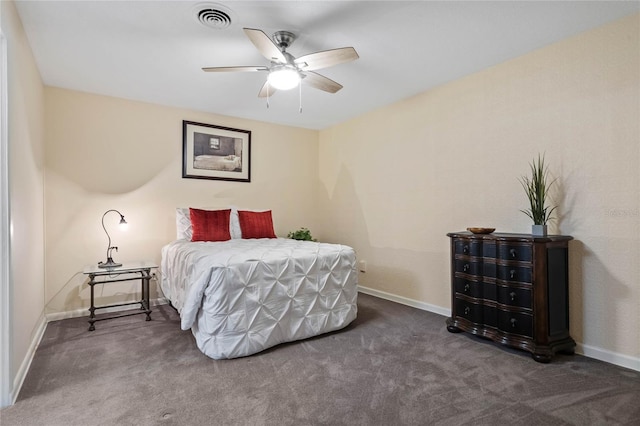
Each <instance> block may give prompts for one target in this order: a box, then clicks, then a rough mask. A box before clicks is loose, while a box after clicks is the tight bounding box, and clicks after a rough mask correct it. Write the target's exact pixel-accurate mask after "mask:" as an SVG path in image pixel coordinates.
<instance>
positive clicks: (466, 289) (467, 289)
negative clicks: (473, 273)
mask: <svg viewBox="0 0 640 426" xmlns="http://www.w3.org/2000/svg"><path fill="white" fill-rule="evenodd" d="M464 292H465V293H469V283H467V284H465V285H464Z"/></svg>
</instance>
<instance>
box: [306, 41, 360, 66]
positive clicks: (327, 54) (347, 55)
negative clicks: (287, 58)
mask: <svg viewBox="0 0 640 426" xmlns="http://www.w3.org/2000/svg"><path fill="white" fill-rule="evenodd" d="M359 57H360V56H358V52H356V49H354V48H353V47H341V48H339V49H331V50H324V51H322V52H316V53H310V54H308V55H304V56H301V57H299V58H298V59H296V60H295V63H296V65H298V66H299V67H300V69H301V70H303V71H313V70H319V69H321V68H327V67H331V66H334V65H338V64H343V63H345V62H350V61H355V60H356V59H358V58H359Z"/></svg>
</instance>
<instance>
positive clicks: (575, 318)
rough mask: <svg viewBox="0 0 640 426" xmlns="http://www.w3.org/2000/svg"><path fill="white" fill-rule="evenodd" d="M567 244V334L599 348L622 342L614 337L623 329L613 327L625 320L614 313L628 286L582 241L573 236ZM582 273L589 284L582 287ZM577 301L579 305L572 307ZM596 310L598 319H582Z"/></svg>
mask: <svg viewBox="0 0 640 426" xmlns="http://www.w3.org/2000/svg"><path fill="white" fill-rule="evenodd" d="M569 244H570V245H569V247H570V251H569V268H570V269H569V280H570V281H569V297H570V299H569V303H570V315H571V318H570V324H569V325H570V327H571V333H572V334H571V337H573V338H574V339H575V340H576V341H578V342H582V343H584V342H585V340H586V341H587V342H589V343H588V344H589V346H595V347H600V348H612V347H621V346H624V343H622V342H620V341H619V337H618V335H622V334H624V332H623V331H619V333H616V331H617V329H618V328H619V326H620V324H625V323H627V322H628V321H627V319H626V318H619V317H618V316H619V315H620V309H619V303H620V301H622V300H629V297H630V294H631V290H630V289H629V287H628V286H627V285H625V284H624V283H623V282H622V281H620V280H618V279H617V278H616V277H615V274H614V273H613V272H612V271H610V270H609V269H608V268H607V266H606V265H605V264H604V263H602V262H601V261H600V259H599V258H598V257H597V254H596V253H595V252H593V251H591V250H590V249H589V247H588V246H586V245H585V244H584V243H583V242H582V241H576V240H573V241H571V242H570V243H569ZM585 275H588V276H589V277H590V278H589V282H590V283H592V284H591V285H592V286H593V287H589V288H585V287H584V279H583V278H584V276H585ZM578 305H581V309H572V308H575V307H576V306H578ZM603 305H604V306H603ZM597 312H604V313H605V314H603V315H602V317H601V318H600V319H599V320H598V321H595V322H592V323H591V324H585V323H584V318H585V317H590V318H593V317H594V313H595V314H596V315H597ZM595 327H597V328H595ZM602 339H606V340H602Z"/></svg>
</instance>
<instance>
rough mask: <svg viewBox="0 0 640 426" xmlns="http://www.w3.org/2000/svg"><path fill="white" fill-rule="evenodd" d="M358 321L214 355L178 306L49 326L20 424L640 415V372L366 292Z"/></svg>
mask: <svg viewBox="0 0 640 426" xmlns="http://www.w3.org/2000/svg"><path fill="white" fill-rule="evenodd" d="M358 305H359V313H358V318H357V320H356V321H355V322H354V323H352V324H351V325H349V326H348V327H347V328H346V329H344V330H341V331H338V332H334V333H331V334H327V335H324V336H319V337H316V338H313V339H309V340H305V341H302V342H294V343H289V344H284V345H280V346H277V347H275V348H272V349H269V350H267V351H265V352H262V353H260V354H257V355H254V356H251V357H247V358H241V359H235V360H223V361H214V360H212V359H209V358H207V357H206V356H204V355H203V354H202V353H200V351H199V350H198V349H197V348H196V346H195V343H194V340H193V337H192V336H191V332H190V331H186V332H185V331H181V330H180V326H179V320H178V316H177V314H176V313H175V311H174V310H173V309H172V308H171V307H169V306H166V305H165V306H160V307H155V308H154V312H153V314H152V317H153V321H151V322H145V321H144V316H133V317H128V318H122V319H117V320H112V321H104V322H98V323H96V331H94V332H91V333H90V332H88V331H87V322H86V318H76V319H69V320H63V321H57V322H53V323H50V324H49V325H48V327H47V330H46V332H45V335H44V338H43V340H42V343H41V345H40V347H39V348H38V350H37V352H36V355H35V358H34V360H33V364H32V365H31V369H30V371H29V373H28V375H27V377H26V380H25V383H24V386H23V388H22V391H21V393H20V395H19V398H18V401H17V403H16V404H15V405H14V406H12V407H9V408H6V409H4V410H2V411H1V412H0V423H1V424H2V426H11V425H464V424H473V425H482V424H487V425H489V424H490V425H495V424H498V425H507V424H508V425H518V424H522V425H617V424H619V425H631V424H633V425H638V424H640V373H639V372H636V371H633V370H628V369H624V368H620V367H617V366H614V365H610V364H607V363H603V362H600V361H596V360H593V359H589V358H586V357H583V356H579V355H573V356H570V355H560V356H557V357H555V358H554V359H553V361H552V362H551V363H550V364H539V363H537V362H535V361H533V360H532V359H531V357H530V355H529V354H528V353H526V352H521V351H516V350H511V349H506V348H504V347H502V346H498V345H496V344H493V343H491V342H488V341H486V340H482V339H479V338H476V337H473V336H471V335H469V334H466V333H461V334H451V333H449V332H447V331H446V327H445V318H444V317H442V316H439V315H436V314H432V313H429V312H424V311H420V310H418V309H413V308H410V307H407V306H403V305H399V304H396V303H393V302H389V301H385V300H382V299H378V298H375V297H372V296H367V295H363V294H360V295H359V299H358Z"/></svg>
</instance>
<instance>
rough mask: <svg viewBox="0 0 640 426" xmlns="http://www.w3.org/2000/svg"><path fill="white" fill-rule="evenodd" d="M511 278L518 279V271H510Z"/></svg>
mask: <svg viewBox="0 0 640 426" xmlns="http://www.w3.org/2000/svg"><path fill="white" fill-rule="evenodd" d="M509 276H510V277H511V279H514V278H515V277H516V270H515V269H512V270H510V271H509Z"/></svg>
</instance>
